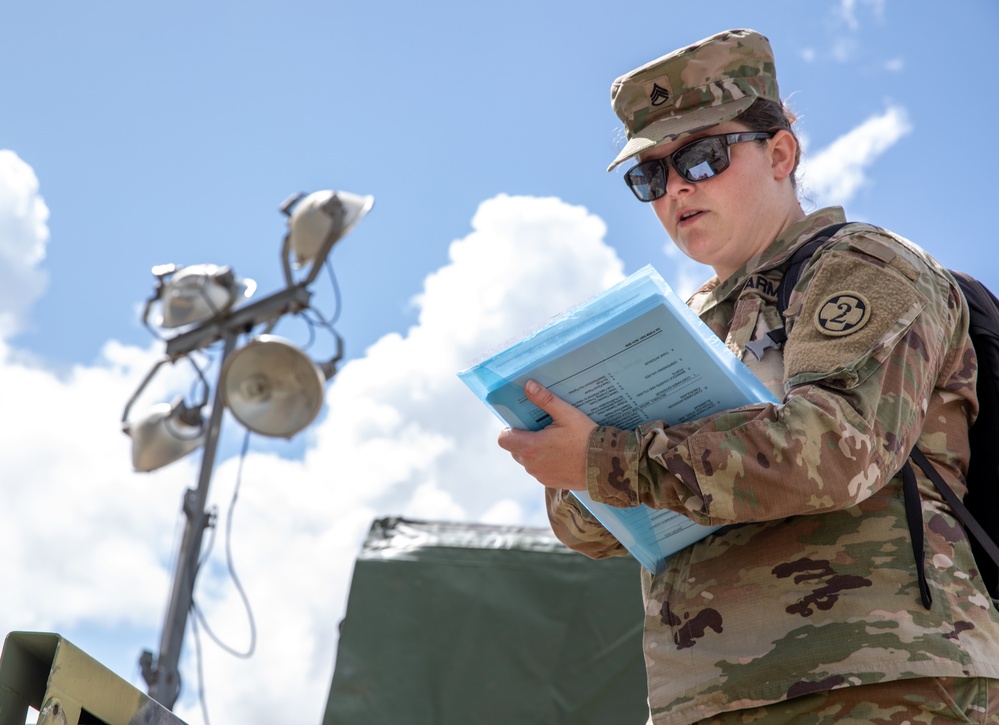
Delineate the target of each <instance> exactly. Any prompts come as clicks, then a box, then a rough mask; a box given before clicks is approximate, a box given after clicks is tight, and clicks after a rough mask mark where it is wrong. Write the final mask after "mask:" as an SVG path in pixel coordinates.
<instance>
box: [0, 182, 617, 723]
mask: <svg viewBox="0 0 999 725" xmlns="http://www.w3.org/2000/svg"><path fill="white" fill-rule="evenodd" d="M32 178H33V176H32ZM8 187H9V184H8ZM6 196H10V194H9V192H8V193H7V194H6ZM3 203H7V200H6V199H4V198H0V204H3ZM604 234H605V227H604V225H603V223H602V222H601V221H600V220H599V219H597V218H596V217H594V216H592V215H590V214H589V213H587V212H586V210H584V209H582V208H580V207H574V206H570V205H568V204H565V203H563V202H561V201H559V200H557V199H535V198H517V197H507V196H500V197H497V198H494V199H491V200H489V201H486V202H484V203H483V204H482V205H481V206H480V208H479V209H478V211H477V213H476V214H475V217H474V219H473V220H472V231H471V232H470V233H469V234H468V235H467V236H466V237H464V238H463V239H459V240H457V241H455V242H453V243H452V245H451V249H450V262H449V263H448V264H447V265H445V266H444V267H442V268H441V269H439V270H437V271H436V272H435V273H434V274H432V275H430V276H429V277H428V278H427V280H426V283H425V287H424V290H423V293H422V294H421V295H420V296H419V298H418V299H417V304H418V306H419V311H420V312H419V321H418V324H416V325H415V326H414V327H413V328H412V329H410V330H409V331H408V332H407V333H406V334H405V335H395V334H393V335H388V336H386V337H384V338H382V339H381V340H380V341H379V342H377V343H376V344H375V345H373V346H372V347H371V348H369V349H368V350H367V352H366V354H365V356H364V357H362V358H358V359H355V360H352V361H350V362H349V363H348V364H346V365H344V366H343V368H342V369H341V370H340V372H339V373H338V374H337V376H336V377H335V378H334V380H333V381H332V382H331V384H330V385H329V388H328V390H327V408H328V413H327V415H326V417H325V418H324V419H323V420H322V422H321V423H319V424H316V425H314V426H313V427H312V428H310V429H308V430H307V431H305V432H303V433H302V434H301V436H303V437H304V438H305V439H306V441H307V445H306V449H305V453H304V455H303V456H301V457H300V459H299V460H289V459H287V458H282V457H279V456H278V455H276V454H273V453H269V452H261V451H251V452H250V453H249V455H248V456H247V458H246V460H245V462H244V466H243V470H242V480H241V483H240V495H239V499H238V503H237V505H236V508H235V514H234V519H233V522H232V552H233V557H234V565H235V568H236V571H237V572H238V574H239V575H240V579H241V582H242V585H243V586H244V587H245V590H246V592H247V594H248V596H249V599H250V603H251V605H252V607H253V612H254V615H255V619H256V625H257V632H258V636H259V640H258V643H257V650H256V653H255V654H254V656H253V657H251V658H249V659H246V660H242V659H236V658H233V657H232V656H230V655H228V654H226V653H225V652H223V651H222V650H221V649H219V648H218V647H216V646H215V645H214V644H211V643H210V642H208V641H207V640H206V639H205V638H204V635H202V642H203V647H202V649H203V651H204V672H205V678H206V683H205V684H206V692H207V697H208V706H209V708H210V710H209V712H210V714H212V715H214V718H215V719H216V720H218V721H222V720H226V721H233V722H245V723H271V722H275V721H281V722H288V723H308V725H314V724H315V723H317V722H321V720H322V712H323V708H324V707H325V704H326V702H325V700H326V694H327V691H328V688H329V683H330V678H331V674H332V669H333V661H334V656H335V648H336V639H337V627H338V623H339V620H340V618H341V617H342V613H343V610H344V607H345V603H346V597H347V591H348V588H349V581H350V574H351V571H352V566H353V561H354V558H355V556H356V554H357V552H358V550H359V547H360V545H361V542H362V540H363V538H364V535H365V534H366V532H367V529H368V527H369V526H370V524H371V521H372V520H373V519H374V518H376V517H378V516H385V515H404V516H410V517H414V518H423V519H439V520H448V521H459V520H468V521H483V522H489V523H513V524H517V523H519V524H531V525H538V526H543V525H545V522H546V519H545V515H544V511H543V506H542V501H543V497H542V495H541V487H540V485H539V484H537V482H535V481H534V480H533V479H531V478H530V477H529V476H527V475H526V474H525V473H524V472H523V471H522V470H521V469H520V468H519V467H518V466H517V465H516V464H514V462H513V461H512V460H511V459H510V457H509V455H508V454H506V453H505V452H503V451H502V450H500V449H499V447H498V446H497V445H496V443H495V440H496V435H497V433H498V432H499V430H500V427H501V426H500V423H499V421H497V420H496V419H494V418H493V417H492V415H491V413H489V412H488V411H487V409H486V408H485V407H484V406H483V405H482V404H481V403H480V402H479V401H478V400H477V399H476V398H475V396H474V395H473V394H472V393H471V392H470V391H468V390H467V389H466V388H465V387H464V385H463V384H462V383H461V382H460V381H459V380H458V378H457V376H456V372H457V370H459V369H461V368H463V367H465V366H466V365H468V364H469V363H470V362H471V361H472V360H473V358H475V357H476V356H477V355H479V354H480V353H482V352H484V351H486V350H487V349H489V348H490V347H492V346H494V345H496V344H498V343H500V342H502V341H504V340H506V339H508V338H510V337H511V336H513V335H514V334H516V333H518V332H520V331H522V330H524V329H526V328H529V327H533V326H535V325H537V324H538V323H539V322H541V321H543V320H544V319H546V318H547V317H549V316H551V315H553V314H555V313H557V312H558V311H560V310H562V309H564V308H565V307H568V306H570V305H573V304H576V303H578V302H579V301H581V300H583V299H585V298H586V297H588V296H590V295H591V294H593V293H595V292H597V291H599V290H602V289H604V288H606V287H607V286H609V285H610V284H612V283H614V282H616V281H618V280H619V279H620V278H621V277H622V264H621V262H620V260H619V259H618V257H617V256H616V254H615V253H614V251H613V250H611V249H610V248H609V247H608V246H607V245H606V243H605V242H604ZM158 354H159V353H158V352H157V351H156V350H154V349H153V348H152V347H151V348H150V349H147V350H142V349H137V348H133V347H126V346H123V345H120V344H117V343H113V342H112V343H108V344H107V345H106V346H105V348H104V350H103V353H102V357H101V359H100V360H98V361H97V362H96V363H94V364H93V365H92V366H80V367H77V368H74V369H73V370H72V371H71V372H70V373H68V374H66V375H63V376H61V377H60V376H57V375H55V374H54V373H52V372H49V371H47V370H45V369H44V367H42V366H39V365H38V364H37V363H35V364H32V365H29V364H26V363H24V362H21V361H19V359H18V357H17V355H16V350H13V349H11V348H10V347H9V343H5V342H3V341H2V338H0V376H2V378H3V379H4V381H5V387H4V393H3V396H4V397H3V401H2V404H3V408H4V411H5V415H4V416H2V417H0V436H2V439H3V440H4V442H5V444H4V446H3V447H0V470H3V471H4V476H3V478H2V480H0V496H2V497H3V501H4V507H3V512H4V513H3V515H2V520H0V546H3V547H4V549H3V550H4V551H5V552H6V554H7V558H6V566H5V592H4V596H3V597H2V598H0V629H3V630H4V631H12V630H17V629H40V630H45V631H57V632H60V633H62V634H64V635H66V636H69V637H70V639H72V640H73V641H74V643H75V644H77V645H78V646H80V647H82V648H83V649H84V650H85V651H92V650H93V649H94V647H95V646H97V645H98V644H101V643H103V641H104V639H106V638H108V637H112V636H116V634H117V633H118V632H120V631H122V630H130V631H134V630H136V629H140V628H146V629H147V630H152V631H154V632H158V630H159V627H160V625H161V617H162V616H163V611H164V608H165V604H166V599H167V596H168V590H169V586H170V578H171V575H170V571H171V568H172V565H173V561H174V558H175V556H176V551H175V549H174V548H172V547H175V546H176V541H177V534H178V528H179V526H180V523H181V522H180V514H179V508H180V501H181V498H182V496H183V493H184V491H185V490H186V489H187V488H190V487H193V486H194V485H195V483H196V480H197V467H198V458H199V456H198V454H195V455H194V456H192V457H189V458H186V459H182V460H181V461H178V462H176V463H174V464H172V465H170V466H167V467H164V468H162V469H160V470H158V471H155V472H153V473H150V474H136V473H133V472H132V471H131V470H130V452H129V440H128V438H127V437H125V436H124V435H122V434H121V433H119V432H118V429H119V422H120V417H121V411H122V408H123V406H124V404H125V402H126V401H127V400H128V399H129V397H130V396H131V395H132V393H133V392H134V391H135V389H136V387H137V386H138V385H139V383H140V381H141V380H142V377H143V376H144V375H145V373H146V372H147V371H148V370H149V369H150V368H151V366H152V365H153V363H154V362H155V361H156V360H157V359H158ZM175 367H176V368H177V369H174V368H175ZM187 373H189V371H187V370H185V366H182V365H181V366H165V367H164V368H163V369H162V370H161V373H160V375H162V376H163V378H164V379H163V380H160V379H159V378H160V375H158V376H157V378H156V379H154V383H153V384H151V385H150V388H149V389H148V390H147V391H146V392H145V393H144V394H143V396H142V398H141V400H142V401H143V403H140V402H139V401H137V402H136V405H135V406H134V408H135V410H138V409H140V408H141V407H142V405H143V404H145V402H159V399H160V398H158V397H157V396H164V399H165V398H167V397H169V395H168V392H169V390H170V388H171V387H172V386H173V385H174V384H175V383H177V381H178V379H182V378H185V375H186V374H187ZM226 431H228V432H229V436H230V437H236V438H239V435H238V433H235V432H234V431H238V427H237V426H236V425H235V423H234V422H233V421H232V420H231V419H230V418H228V417H227V419H226V422H225V423H224V424H223V432H224V434H225V432H226ZM237 448H238V446H237V445H233V444H232V443H231V441H230V443H229V444H228V446H227V447H226V446H223V450H224V452H225V455H223V456H222V457H221V459H220V461H219V463H218V465H217V466H216V468H215V471H214V477H213V481H212V488H211V494H210V497H209V502H210V504H211V505H212V506H216V507H218V509H219V510H220V511H221V514H220V517H219V520H218V523H217V531H216V535H215V538H216V541H215V545H214V550H213V553H212V556H211V558H210V560H209V562H208V563H207V564H206V565H205V566H204V568H203V569H202V572H201V575H200V576H199V580H198V589H197V595H196V598H197V601H198V603H199V606H200V607H201V608H202V610H203V611H204V612H205V614H206V617H207V619H208V621H209V623H210V625H211V626H212V628H213V630H214V631H215V632H216V633H217V635H218V636H219V637H220V638H222V640H223V641H225V642H227V643H229V644H230V645H231V646H232V647H233V648H235V649H237V650H239V649H242V648H245V646H246V644H247V642H248V636H249V635H248V624H247V619H246V614H245V612H244V610H243V605H242V602H241V599H240V597H239V595H238V593H237V591H236V589H235V587H234V586H233V584H232V582H231V581H230V580H229V577H228V575H227V573H226V568H225V560H224V555H223V552H224V536H225V524H226V521H227V518H226V517H227V509H228V503H229V500H230V497H231V496H232V492H233V489H234V486H235V483H236V480H237V476H238V468H239V461H238V458H237V457H234V455H233V453H232V450H235V449H237ZM131 646H132V648H133V651H134V656H135V657H136V658H137V657H138V653H139V651H140V650H141V649H142V648H143V647H148V648H150V649H155V648H156V642H155V641H153V640H152V639H150V640H149V641H139V642H134V643H132V645H131ZM194 652H195V648H194V646H193V643H192V641H191V638H190V637H188V639H187V642H186V644H185V653H184V658H183V661H182V663H181V666H182V672H183V674H184V682H185V689H184V693H183V695H182V697H181V700H180V701H179V702H178V706H177V712H178V715H179V716H180V717H182V718H184V719H185V720H187V721H188V722H192V723H197V722H200V721H201V720H202V716H201V713H200V706H199V704H198V702H197V698H196V690H197V678H196V676H195V672H196V670H195V665H194ZM134 663H135V659H130V660H129V661H128V662H127V664H126V665H124V666H120V665H119V664H118V663H110V662H106V664H108V666H110V667H112V669H116V670H117V671H118V672H119V674H121V675H122V676H123V677H125V678H126V679H128V680H129V681H131V682H132V683H133V684H134V685H135V686H136V687H138V688H140V689H144V688H145V685H144V683H143V682H142V681H141V678H140V677H139V675H138V673H137V668H136V667H135V665H134ZM248 693H252V697H248V696H247V695H248ZM288 703H295V706H294V707H293V708H289V706H288Z"/></svg>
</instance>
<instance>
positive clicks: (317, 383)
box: [219, 335, 326, 438]
mask: <svg viewBox="0 0 999 725" xmlns="http://www.w3.org/2000/svg"><path fill="white" fill-rule="evenodd" d="M325 383H326V378H325V376H324V375H323V373H322V371H321V370H320V369H319V367H318V366H316V364H315V363H314V362H312V360H310V359H309V358H308V356H306V354H305V353H303V352H302V351H301V350H299V349H298V348H297V347H295V346H294V345H292V344H291V343H290V342H288V341H287V340H284V339H282V338H280V337H276V336H274V335H261V336H260V337H257V338H255V339H253V340H251V341H250V342H248V343H247V344H246V345H245V346H243V347H242V348H241V349H239V350H237V351H236V352H234V353H232V355H230V356H229V359H228V360H226V363H225V365H224V366H223V368H222V373H221V378H220V382H219V385H220V386H221V390H222V400H223V401H224V403H225V405H226V407H228V408H229V410H230V411H231V412H232V414H233V416H235V418H236V420H238V421H239V422H240V423H242V424H243V425H244V426H246V427H247V428H249V429H250V430H251V431H253V432H254V433H259V434H260V435H264V436H270V437H273V438H291V437H292V436H294V435H295V434H296V433H298V432H299V431H300V430H302V429H303V428H305V427H306V426H307V425H309V424H310V423H311V422H312V421H313V420H315V419H316V416H317V415H319V409H320V408H321V407H322V404H323V387H324V385H325Z"/></svg>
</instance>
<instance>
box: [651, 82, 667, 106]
mask: <svg viewBox="0 0 999 725" xmlns="http://www.w3.org/2000/svg"><path fill="white" fill-rule="evenodd" d="M669 97H670V92H669V88H663V87H662V86H661V85H659V84H658V83H653V84H652V90H651V91H650V92H649V103H651V104H652V105H653V106H661V105H663V104H664V103H666V101H668V100H669Z"/></svg>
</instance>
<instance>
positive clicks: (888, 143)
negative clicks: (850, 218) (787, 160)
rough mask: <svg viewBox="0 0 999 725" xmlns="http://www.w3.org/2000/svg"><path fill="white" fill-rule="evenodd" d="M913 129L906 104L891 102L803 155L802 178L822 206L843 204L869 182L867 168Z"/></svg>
mask: <svg viewBox="0 0 999 725" xmlns="http://www.w3.org/2000/svg"><path fill="white" fill-rule="evenodd" d="M911 130H912V125H911V124H910V123H909V120H908V116H907V114H906V112H905V109H904V108H901V107H899V106H890V107H889V108H888V109H887V110H885V112H884V113H882V114H879V115H877V116H872V117H871V118H869V119H867V120H866V121H864V122H863V123H862V124H860V125H859V126H857V127H856V128H854V129H853V130H851V131H849V132H848V133H846V134H844V135H843V136H840V137H839V138H838V139H836V140H835V141H834V142H833V143H831V144H830V145H829V146H827V147H826V148H824V149H822V150H821V151H819V152H817V153H815V154H811V153H805V154H804V156H803V161H802V166H801V171H800V174H799V178H800V179H801V182H802V185H803V187H804V188H805V193H806V196H808V197H810V198H812V199H813V200H814V201H815V202H816V203H817V204H818V205H819V206H827V205H830V204H844V203H846V202H847V201H849V200H850V199H851V198H852V197H853V196H854V195H855V194H856V193H857V192H858V191H859V190H860V189H861V188H863V187H864V186H865V185H866V184H868V183H870V182H869V179H868V176H867V170H868V169H869V168H870V166H871V165H872V164H874V162H875V161H877V159H878V158H879V157H880V156H881V154H883V153H884V152H885V151H886V150H888V149H889V148H891V147H892V146H893V145H894V144H895V143H896V142H897V141H898V140H899V139H900V138H902V137H903V136H905V135H906V134H907V133H909V132H910V131H911Z"/></svg>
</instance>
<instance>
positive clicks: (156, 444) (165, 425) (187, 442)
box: [122, 398, 205, 473]
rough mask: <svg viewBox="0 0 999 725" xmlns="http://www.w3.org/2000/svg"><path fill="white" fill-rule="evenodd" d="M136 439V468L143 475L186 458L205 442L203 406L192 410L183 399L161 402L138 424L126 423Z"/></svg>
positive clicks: (125, 429) (128, 431)
mask: <svg viewBox="0 0 999 725" xmlns="http://www.w3.org/2000/svg"><path fill="white" fill-rule="evenodd" d="M122 430H124V432H125V433H126V434H127V435H128V436H129V437H130V438H131V439H132V468H134V469H135V470H136V471H139V472H141V473H148V472H149V471H155V470H156V469H157V468H162V467H163V466H165V465H167V464H169V463H173V462H174V461H176V460H178V459H180V458H183V457H184V456H186V455H187V454H188V453H190V452H191V451H194V450H197V449H198V448H200V447H201V446H202V445H203V444H204V442H205V423H204V419H203V418H202V416H201V407H194V408H191V407H188V406H187V405H186V404H185V403H184V400H183V398H177V399H176V400H175V401H174V402H173V403H159V404H157V405H154V406H153V407H152V408H150V410H149V412H148V413H147V414H146V415H145V416H143V417H141V418H140V419H138V420H137V421H135V422H134V423H133V422H131V421H128V422H125V423H123V424H122Z"/></svg>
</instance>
